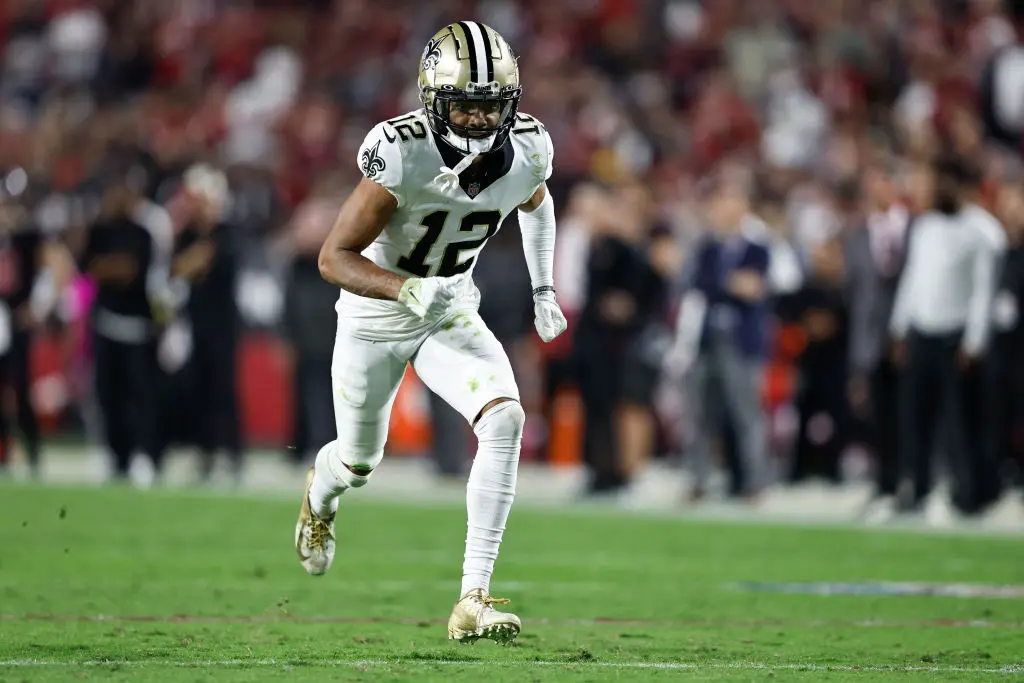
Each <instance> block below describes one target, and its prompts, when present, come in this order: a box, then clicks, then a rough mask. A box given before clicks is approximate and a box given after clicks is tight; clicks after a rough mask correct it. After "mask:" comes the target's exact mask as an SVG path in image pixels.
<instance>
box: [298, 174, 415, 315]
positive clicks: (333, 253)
mask: <svg viewBox="0 0 1024 683" xmlns="http://www.w3.org/2000/svg"><path fill="white" fill-rule="evenodd" d="M397 208H398V200H397V199H396V197H395V195H393V194H392V193H391V192H389V191H388V190H387V189H385V188H384V187H383V186H382V185H379V184H378V183H377V182H375V181H374V180H372V179H371V178H370V177H364V178H363V179H362V180H361V181H360V182H359V184H358V185H357V186H356V189H355V190H354V191H353V192H352V194H351V195H349V197H348V199H346V200H345V203H344V204H343V205H342V207H341V211H339V212H338V217H337V218H336V219H335V220H334V225H333V226H332V227H331V232H330V234H329V235H328V236H327V240H326V241H325V242H324V245H323V247H321V249H320V257H319V260H318V263H319V266H320V275H321V276H323V278H324V279H325V280H327V281H328V282H330V283H331V284H334V285H337V286H338V287H341V288H342V289H344V290H347V291H349V292H352V293H353V294H357V295H359V296H365V297H369V298H371V299H391V300H393V301H397V300H398V296H399V293H400V292H401V289H402V285H403V284H405V281H406V279H408V278H405V277H403V276H401V275H399V274H398V273H393V272H391V271H389V270H385V269H384V268H381V267H380V266H378V265H377V264H375V263H374V262H373V261H371V260H370V259H368V258H366V257H365V256H363V255H362V252H363V250H364V249H366V248H367V247H368V246H370V244H372V243H373V241H374V240H375V239H377V236H378V235H380V233H381V231H382V230H383V229H384V226H385V225H387V223H388V220H389V219H390V218H391V215H392V214H393V213H394V212H395V209H397Z"/></svg>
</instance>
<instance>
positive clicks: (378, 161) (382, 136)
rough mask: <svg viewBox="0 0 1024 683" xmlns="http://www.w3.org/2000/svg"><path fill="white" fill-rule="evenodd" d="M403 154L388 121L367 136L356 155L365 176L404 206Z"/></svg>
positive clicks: (379, 124)
mask: <svg viewBox="0 0 1024 683" xmlns="http://www.w3.org/2000/svg"><path fill="white" fill-rule="evenodd" d="M402 156H403V153H402V148H401V146H400V145H399V144H398V142H397V134H396V133H395V130H394V128H393V127H392V126H391V124H390V123H388V122H387V121H381V122H380V123H378V124H377V125H376V126H374V127H373V128H372V129H370V132H369V133H367V134H366V137H365V138H364V139H363V144H362V145H360V146H359V152H357V154H356V164H357V165H358V166H359V170H360V171H361V172H362V174H363V176H365V177H366V178H369V179H370V180H372V181H374V182H375V183H377V184H378V185H380V186H381V187H383V188H384V189H385V190H387V191H388V192H390V193H391V194H393V195H394V196H395V199H397V200H398V204H399V205H401V204H402V199H403V197H402V194H403V193H402V177H403V175H404V173H403V168H402V164H403V158H402Z"/></svg>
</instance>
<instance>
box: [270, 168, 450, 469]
mask: <svg viewBox="0 0 1024 683" xmlns="http://www.w3.org/2000/svg"><path fill="white" fill-rule="evenodd" d="M346 195H347V191H346V190H345V189H344V188H343V187H340V186H339V183H338V182H337V179H336V178H333V177H331V176H328V177H327V178H325V179H324V180H323V181H321V182H320V183H318V184H317V185H316V186H314V188H313V192H312V194H311V196H310V197H309V198H308V199H306V200H305V201H304V202H303V203H302V204H300V205H299V207H298V208H297V209H296V212H295V215H294V216H293V217H292V220H291V223H290V225H289V227H288V231H287V233H286V235H285V240H286V241H287V245H286V248H287V250H288V251H289V252H291V259H290V263H289V265H288V268H287V270H286V275H285V294H284V313H283V318H282V326H283V333H284V338H285V341H286V342H287V343H288V350H289V354H288V355H289V360H290V363H289V365H290V367H291V373H292V382H293V384H292V386H293V397H294V409H293V413H292V425H293V427H292V429H293V433H294V436H293V437H292V439H291V442H290V443H291V445H292V446H293V447H294V456H295V457H296V458H297V459H298V461H299V462H297V463H296V464H300V465H303V466H306V465H307V464H308V463H309V462H312V459H313V458H315V457H316V452H317V450H318V449H319V448H320V446H321V445H323V444H325V443H328V442H330V441H332V440H333V439H334V438H335V437H336V436H337V427H336V426H335V423H334V390H333V388H332V386H331V361H332V358H333V357H334V335H332V334H329V333H325V331H326V330H330V329H331V326H332V325H335V324H336V323H337V314H336V313H335V312H334V304H335V303H337V301H338V288H337V287H335V286H334V285H332V284H331V283H329V282H327V281H326V280H324V279H323V277H322V276H321V275H320V267H319V266H318V265H317V257H318V255H319V253H320V247H321V246H323V243H324V240H325V239H326V238H327V234H328V233H329V232H330V231H331V225H333V223H334V218H335V216H337V213H338V198H339V197H344V196H346ZM460 419H461V416H460ZM462 422H465V421H464V420H463V421H462Z"/></svg>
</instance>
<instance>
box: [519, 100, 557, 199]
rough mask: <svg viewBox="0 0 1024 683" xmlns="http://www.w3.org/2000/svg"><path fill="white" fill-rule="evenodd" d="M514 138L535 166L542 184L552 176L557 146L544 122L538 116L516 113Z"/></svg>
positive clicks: (538, 180)
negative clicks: (555, 146)
mask: <svg viewBox="0 0 1024 683" xmlns="http://www.w3.org/2000/svg"><path fill="white" fill-rule="evenodd" d="M512 138H513V140H514V141H515V143H516V144H518V145H520V149H521V150H522V151H523V152H524V154H525V155H526V158H527V159H528V160H529V162H530V165H531V166H532V167H533V171H534V175H535V176H536V177H537V183H538V184H540V183H542V182H544V181H546V180H547V179H548V178H550V177H551V170H552V168H553V166H554V159H555V148H554V145H552V143H551V136H550V135H548V130H547V128H545V127H544V124H543V123H541V122H540V120H539V119H537V118H536V117H534V116H530V115H529V114H524V113H522V112H520V113H518V114H516V122H515V125H513V126H512Z"/></svg>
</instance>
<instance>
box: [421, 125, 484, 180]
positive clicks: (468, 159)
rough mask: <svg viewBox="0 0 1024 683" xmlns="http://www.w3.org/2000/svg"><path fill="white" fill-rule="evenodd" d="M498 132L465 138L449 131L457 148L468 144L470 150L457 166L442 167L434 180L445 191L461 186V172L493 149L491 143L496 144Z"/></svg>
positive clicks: (451, 139) (449, 137) (450, 140)
mask: <svg viewBox="0 0 1024 683" xmlns="http://www.w3.org/2000/svg"><path fill="white" fill-rule="evenodd" d="M496 135H497V133H495V134H493V135H488V136H487V137H486V138H479V139H476V138H464V137H462V136H460V135H456V134H455V133H454V132H453V131H450V130H449V131H448V133H447V135H446V136H445V137H446V138H447V140H448V141H449V142H451V143H452V145H453V146H455V147H456V148H457V149H458V148H460V147H462V146H463V145H466V146H468V148H469V151H468V153H467V154H466V156H464V157H462V160H461V161H459V163H457V164H455V168H448V167H447V166H442V167H441V172H440V173H439V174H438V175H437V176H435V177H434V182H435V183H437V184H438V185H440V186H441V190H442V191H443V192H453V191H455V188H457V187H458V186H459V174H460V173H462V172H463V171H465V170H466V169H467V168H469V165H470V164H472V163H473V162H474V161H476V158H477V157H478V156H480V155H481V154H483V153H485V152H487V151H488V150H490V149H491V145H492V144H494V138H495V136H496Z"/></svg>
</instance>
